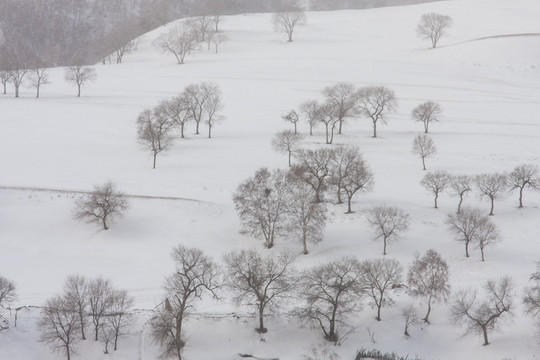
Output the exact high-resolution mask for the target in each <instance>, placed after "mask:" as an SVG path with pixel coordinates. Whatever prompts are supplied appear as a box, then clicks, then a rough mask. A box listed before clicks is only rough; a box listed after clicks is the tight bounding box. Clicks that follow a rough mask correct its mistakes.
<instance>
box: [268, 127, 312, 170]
mask: <svg viewBox="0 0 540 360" xmlns="http://www.w3.org/2000/svg"><path fill="white" fill-rule="evenodd" d="M303 138H304V136H302V135H301V134H298V133H294V132H292V131H291V130H283V131H280V132H278V133H277V134H276V135H275V136H274V138H273V139H272V148H273V149H274V150H275V151H278V152H281V153H287V154H288V155H289V167H291V157H292V154H293V152H295V151H296V150H297V148H298V146H299V145H300V142H301V141H302V139H303Z"/></svg>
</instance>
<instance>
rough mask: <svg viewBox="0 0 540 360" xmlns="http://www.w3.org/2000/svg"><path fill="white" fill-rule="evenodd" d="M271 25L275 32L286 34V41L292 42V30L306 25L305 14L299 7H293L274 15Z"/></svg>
mask: <svg viewBox="0 0 540 360" xmlns="http://www.w3.org/2000/svg"><path fill="white" fill-rule="evenodd" d="M272 23H273V24H274V28H275V30H276V31H279V32H284V33H286V34H287V37H288V39H289V40H288V41H289V42H292V41H293V32H294V28H295V27H296V26H297V25H304V24H305V23H306V14H305V13H304V10H302V9H301V8H300V7H299V6H296V5H293V6H290V7H287V8H284V9H283V10H281V11H279V12H276V13H274V15H273V16H272Z"/></svg>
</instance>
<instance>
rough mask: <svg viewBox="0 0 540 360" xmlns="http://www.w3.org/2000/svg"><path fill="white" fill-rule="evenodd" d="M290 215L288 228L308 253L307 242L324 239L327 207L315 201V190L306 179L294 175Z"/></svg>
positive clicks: (291, 179) (290, 195) (316, 241)
mask: <svg viewBox="0 0 540 360" xmlns="http://www.w3.org/2000/svg"><path fill="white" fill-rule="evenodd" d="M289 179H290V182H291V184H290V189H289V215H288V229H289V233H290V235H291V236H292V237H294V238H295V240H298V241H299V242H300V243H301V244H302V246H303V249H304V255H307V254H308V248H307V243H308V242H311V243H315V244H316V243H318V242H320V241H322V239H323V235H324V228H325V226H326V219H327V217H326V207H325V206H324V205H323V204H322V203H318V202H315V190H313V188H312V187H311V185H309V184H308V183H306V182H305V181H303V180H301V179H298V178H297V177H295V176H294V175H292V176H289Z"/></svg>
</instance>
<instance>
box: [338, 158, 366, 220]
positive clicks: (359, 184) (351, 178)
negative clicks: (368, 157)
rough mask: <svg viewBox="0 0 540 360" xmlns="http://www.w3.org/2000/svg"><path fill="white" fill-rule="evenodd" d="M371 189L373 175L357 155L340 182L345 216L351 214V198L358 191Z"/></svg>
mask: <svg viewBox="0 0 540 360" xmlns="http://www.w3.org/2000/svg"><path fill="white" fill-rule="evenodd" d="M372 187H373V174H372V173H371V171H370V170H369V167H368V166H367V164H366V162H365V161H364V159H363V158H362V155H361V154H359V155H358V157H357V158H356V159H355V160H354V161H353V162H351V164H350V167H349V169H348V173H347V176H345V177H344V178H343V180H342V181H341V188H342V190H343V192H344V193H345V196H346V197H347V214H351V213H352V212H353V211H352V208H351V202H352V198H353V196H354V195H355V194H356V193H357V192H358V191H363V192H366V191H370V190H371V188H372Z"/></svg>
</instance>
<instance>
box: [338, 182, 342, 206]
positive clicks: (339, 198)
mask: <svg viewBox="0 0 540 360" xmlns="http://www.w3.org/2000/svg"><path fill="white" fill-rule="evenodd" d="M337 203H338V204H343V200H342V199H341V186H339V185H338V189H337Z"/></svg>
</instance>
